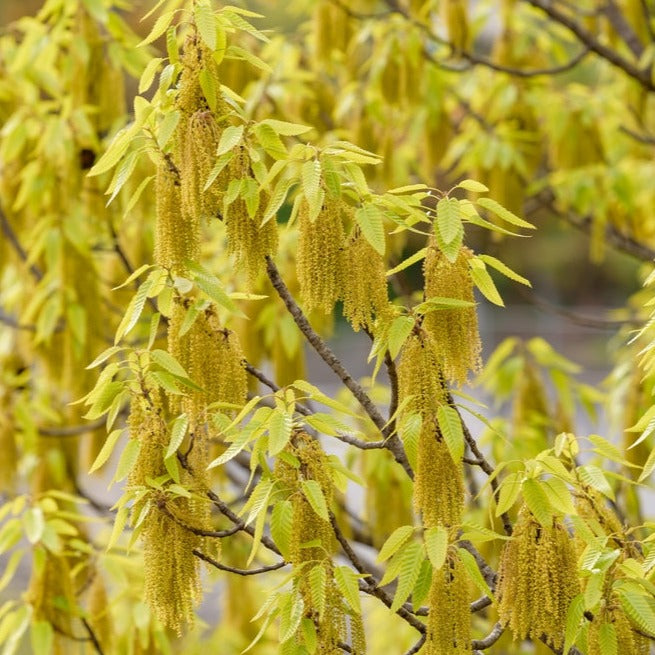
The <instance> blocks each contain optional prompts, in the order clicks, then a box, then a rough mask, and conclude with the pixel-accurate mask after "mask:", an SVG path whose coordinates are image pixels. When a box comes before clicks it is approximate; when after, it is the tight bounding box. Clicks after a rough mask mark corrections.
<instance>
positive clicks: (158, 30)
mask: <svg viewBox="0 0 655 655" xmlns="http://www.w3.org/2000/svg"><path fill="white" fill-rule="evenodd" d="M174 13H175V12H173V11H167V12H166V13H164V14H162V15H161V16H159V17H158V18H157V20H156V21H155V24H154V25H153V26H152V29H151V30H150V33H149V34H148V36H146V38H145V39H143V41H141V43H139V44H138V45H137V48H140V47H141V46H144V45H148V44H149V43H152V42H153V41H156V40H157V39H158V38H159V37H160V36H161V35H162V34H163V33H164V32H165V31H166V30H167V29H168V26H169V25H170V24H171V21H172V20H173V15H174Z"/></svg>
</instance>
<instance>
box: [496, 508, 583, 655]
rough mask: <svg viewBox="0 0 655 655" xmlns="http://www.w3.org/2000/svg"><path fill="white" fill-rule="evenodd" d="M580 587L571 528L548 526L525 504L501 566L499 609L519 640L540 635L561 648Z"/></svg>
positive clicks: (501, 560) (505, 547)
mask: <svg viewBox="0 0 655 655" xmlns="http://www.w3.org/2000/svg"><path fill="white" fill-rule="evenodd" d="M579 591H580V585H579V582H578V575H577V567H576V555H575V550H574V547H573V542H572V539H571V537H570V536H569V534H568V532H567V530H566V528H565V527H564V526H563V525H562V524H561V523H560V522H559V520H557V519H554V520H553V524H552V525H551V526H548V527H544V526H542V525H541V524H539V522H538V521H537V520H536V519H535V518H534V516H533V515H532V514H531V513H530V512H529V510H527V509H526V508H525V507H524V508H523V509H522V510H521V512H520V514H519V519H518V521H517V522H516V525H515V527H514V533H513V535H512V538H511V539H510V540H509V541H508V542H507V543H506V544H505V546H504V548H503V551H502V554H501V559H500V567H499V570H498V584H497V593H498V598H499V606H498V614H499V616H500V621H501V623H502V624H503V625H506V626H509V628H510V630H511V631H512V634H513V635H514V638H515V639H520V640H522V639H526V638H531V639H535V640H537V639H540V638H541V637H542V635H545V637H546V639H547V641H548V643H549V644H550V645H552V646H553V647H555V648H561V647H562V644H563V642H564V626H565V625H566V612H567V610H568V607H569V604H570V602H571V600H572V599H573V597H574V596H576V595H577V594H578V593H579Z"/></svg>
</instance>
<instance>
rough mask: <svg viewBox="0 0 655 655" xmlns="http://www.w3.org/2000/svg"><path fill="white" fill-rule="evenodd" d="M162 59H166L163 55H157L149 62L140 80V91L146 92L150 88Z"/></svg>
mask: <svg viewBox="0 0 655 655" xmlns="http://www.w3.org/2000/svg"><path fill="white" fill-rule="evenodd" d="M162 61H164V60H163V59H162V58H161V57H155V58H154V59H151V60H150V61H149V62H148V65H147V66H146V67H145V68H144V69H143V73H142V74H141V79H140V80H139V93H145V92H146V91H147V90H148V89H149V88H150V86H151V84H152V81H153V80H154V79H155V73H156V72H157V69H158V68H159V67H160V66H161V62H162Z"/></svg>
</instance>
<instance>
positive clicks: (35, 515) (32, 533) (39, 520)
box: [23, 507, 45, 544]
mask: <svg viewBox="0 0 655 655" xmlns="http://www.w3.org/2000/svg"><path fill="white" fill-rule="evenodd" d="M23 528H24V530H25V536H26V537H27V540H28V541H29V542H30V543H31V544H35V543H36V542H37V541H39V540H40V539H41V536H42V535H43V530H44V528H45V519H44V517H43V510H42V509H41V508H40V507H30V508H29V509H28V510H27V511H26V512H25V513H24V514H23Z"/></svg>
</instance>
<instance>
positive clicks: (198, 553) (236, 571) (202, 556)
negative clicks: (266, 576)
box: [191, 548, 288, 576]
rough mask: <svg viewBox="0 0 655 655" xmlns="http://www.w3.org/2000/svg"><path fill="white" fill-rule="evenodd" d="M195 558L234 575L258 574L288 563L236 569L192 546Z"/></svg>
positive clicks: (275, 569)
mask: <svg viewBox="0 0 655 655" xmlns="http://www.w3.org/2000/svg"><path fill="white" fill-rule="evenodd" d="M191 552H192V553H193V554H194V555H195V556H196V557H197V558H199V559H201V560H203V562H207V564H211V566H213V567H215V568H217V569H220V570H221V571H227V572H228V573H234V574H236V575H243V576H246V575H259V574H260V573H268V572H270V571H277V570H278V569H281V568H283V567H285V566H287V565H288V562H284V561H282V562H278V563H277V564H271V565H269V566H262V567H260V568H258V569H237V568H235V567H233V566H228V565H227V564H221V563H220V562H217V561H216V560H215V559H214V558H213V557H210V556H209V555H206V554H205V553H203V552H202V551H200V550H197V549H196V548H194V549H193V550H192V551H191Z"/></svg>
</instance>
